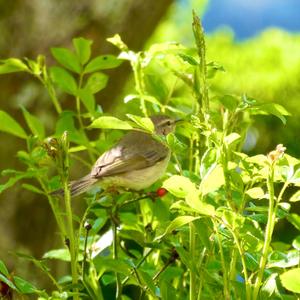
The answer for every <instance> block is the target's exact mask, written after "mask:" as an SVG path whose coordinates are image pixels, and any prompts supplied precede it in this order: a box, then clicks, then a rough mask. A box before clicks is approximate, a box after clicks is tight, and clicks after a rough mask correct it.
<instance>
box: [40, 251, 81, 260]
mask: <svg viewBox="0 0 300 300" xmlns="http://www.w3.org/2000/svg"><path fill="white" fill-rule="evenodd" d="M43 258H46V259H58V260H62V261H71V257H70V251H69V249H54V250H50V251H48V252H46V253H45V254H44V255H43ZM82 259H83V256H82V254H79V256H78V261H81V260H82Z"/></svg>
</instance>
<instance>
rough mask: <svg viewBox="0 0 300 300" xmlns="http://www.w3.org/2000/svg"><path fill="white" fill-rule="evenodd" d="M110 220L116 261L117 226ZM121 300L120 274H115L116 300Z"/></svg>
mask: <svg viewBox="0 0 300 300" xmlns="http://www.w3.org/2000/svg"><path fill="white" fill-rule="evenodd" d="M114 219H115V218H113V219H112V230H113V259H115V260H117V259H118V230H117V224H116V222H115V220H114ZM121 299H122V281H121V278H120V274H119V273H117V272H116V300H121Z"/></svg>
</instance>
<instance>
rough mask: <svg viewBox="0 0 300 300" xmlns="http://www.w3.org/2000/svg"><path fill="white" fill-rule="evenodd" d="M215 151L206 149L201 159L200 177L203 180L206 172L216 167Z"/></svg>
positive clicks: (214, 149)
mask: <svg viewBox="0 0 300 300" xmlns="http://www.w3.org/2000/svg"><path fill="white" fill-rule="evenodd" d="M216 163H217V149H216V148H208V149H207V150H206V151H205V153H204V154H203V156H202V158H201V164H200V176H201V178H203V177H204V176H205V175H206V174H207V173H208V172H210V171H211V170H212V169H214V168H215V167H216Z"/></svg>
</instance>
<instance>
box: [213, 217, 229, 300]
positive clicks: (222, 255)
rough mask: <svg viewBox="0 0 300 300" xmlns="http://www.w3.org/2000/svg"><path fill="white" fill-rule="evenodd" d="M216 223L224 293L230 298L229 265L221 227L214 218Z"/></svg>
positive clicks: (227, 298) (227, 299)
mask: <svg viewBox="0 0 300 300" xmlns="http://www.w3.org/2000/svg"><path fill="white" fill-rule="evenodd" d="M212 222H213V224H214V229H215V232H216V237H217V242H218V246H219V251H220V256H221V264H222V271H223V282H224V284H223V285H224V287H223V293H224V299H225V300H229V299H230V290H229V285H228V278H227V267H226V263H225V258H224V252H223V247H222V242H221V238H220V235H219V229H218V226H217V224H216V222H215V221H214V220H212Z"/></svg>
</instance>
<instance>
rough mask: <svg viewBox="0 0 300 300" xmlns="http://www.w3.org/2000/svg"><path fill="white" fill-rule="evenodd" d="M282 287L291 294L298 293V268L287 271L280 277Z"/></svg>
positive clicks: (299, 271) (299, 284) (299, 278)
mask: <svg viewBox="0 0 300 300" xmlns="http://www.w3.org/2000/svg"><path fill="white" fill-rule="evenodd" d="M280 280H281V283H282V285H283V286H284V287H285V288H286V289H287V290H289V291H291V292H293V293H300V268H295V269H292V270H288V271H286V272H284V273H283V274H281V275H280Z"/></svg>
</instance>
